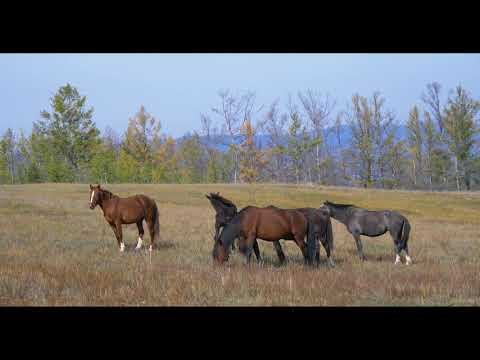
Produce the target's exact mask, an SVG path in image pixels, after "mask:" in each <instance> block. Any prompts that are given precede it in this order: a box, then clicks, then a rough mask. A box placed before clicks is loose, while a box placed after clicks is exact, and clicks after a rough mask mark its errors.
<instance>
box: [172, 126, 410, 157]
mask: <svg viewBox="0 0 480 360" xmlns="http://www.w3.org/2000/svg"><path fill="white" fill-rule="evenodd" d="M327 134H328V136H327V138H326V142H327V145H328V146H336V145H337V143H338V140H337V133H336V129H335V128H333V127H331V128H328V129H327ZM407 134H408V129H407V127H406V126H405V125H399V126H398V127H397V129H396V138H397V139H401V140H405V139H406V137H407ZM310 135H311V136H313V132H311V133H310ZM186 138H188V135H184V136H182V137H180V138H177V139H176V142H177V143H178V144H181V143H182V142H183V141H184V140H185V139H186ZM200 138H201V140H202V142H203V143H204V144H205V143H206V139H205V136H201V137H200ZM351 138H352V132H351V130H350V127H349V126H347V125H342V126H341V127H340V143H341V144H342V146H345V145H347V144H349V143H350V142H351ZM232 140H233V139H232V137H231V136H230V135H218V136H216V137H215V138H214V139H212V140H211V141H210V144H208V145H210V146H213V147H216V148H217V149H218V150H219V151H226V150H228V147H229V145H230V144H232V143H234V141H232ZM283 140H284V141H283V143H284V144H285V145H286V144H287V143H288V140H287V137H286V136H285V137H284V139H283ZM254 141H255V144H256V145H257V146H259V147H260V148H265V147H268V146H269V141H270V136H269V135H267V134H258V135H256V136H255V137H254ZM237 143H238V141H237Z"/></svg>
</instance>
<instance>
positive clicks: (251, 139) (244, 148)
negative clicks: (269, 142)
mask: <svg viewBox="0 0 480 360" xmlns="http://www.w3.org/2000/svg"><path fill="white" fill-rule="evenodd" d="M256 133H257V129H256V128H255V127H254V126H253V125H252V123H251V121H250V120H247V121H245V122H244V124H243V126H242V128H241V134H242V135H243V141H242V143H241V144H240V179H241V180H242V181H244V182H247V183H249V184H251V183H255V182H256V181H257V180H258V177H259V172H260V170H261V168H262V167H263V166H264V165H265V159H264V154H263V152H262V151H261V150H260V149H258V148H257V146H256V145H255V134H256Z"/></svg>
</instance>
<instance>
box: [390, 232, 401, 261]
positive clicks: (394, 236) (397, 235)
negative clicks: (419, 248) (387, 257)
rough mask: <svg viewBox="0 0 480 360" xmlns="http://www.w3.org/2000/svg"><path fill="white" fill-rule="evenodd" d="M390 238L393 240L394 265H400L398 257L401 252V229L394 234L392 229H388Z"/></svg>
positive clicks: (399, 257)
mask: <svg viewBox="0 0 480 360" xmlns="http://www.w3.org/2000/svg"><path fill="white" fill-rule="evenodd" d="M390 236H391V237H392V239H393V244H394V247H395V263H394V264H395V265H397V264H401V263H402V258H401V256H400V254H401V252H402V241H401V236H402V228H400V230H399V231H396V232H394V231H393V230H392V229H390Z"/></svg>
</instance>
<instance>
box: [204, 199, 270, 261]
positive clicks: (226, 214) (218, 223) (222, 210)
mask: <svg viewBox="0 0 480 360" xmlns="http://www.w3.org/2000/svg"><path fill="white" fill-rule="evenodd" d="M205 196H206V197H207V199H208V200H210V203H211V204H212V206H213V208H214V209H215V212H216V215H215V236H214V241H217V240H218V236H219V235H220V228H223V227H225V225H227V224H228V223H229V222H230V221H231V220H232V219H233V218H234V217H235V215H237V206H236V205H235V204H234V203H233V202H231V201H230V200H228V199H226V198H224V197H223V196H220V193H218V192H217V193H210V195H205ZM232 250H235V242H234V241H232ZM253 251H254V252H255V256H256V257H257V260H258V261H261V260H262V258H261V256H260V249H259V248H258V243H257V241H256V240H255V242H254V244H253Z"/></svg>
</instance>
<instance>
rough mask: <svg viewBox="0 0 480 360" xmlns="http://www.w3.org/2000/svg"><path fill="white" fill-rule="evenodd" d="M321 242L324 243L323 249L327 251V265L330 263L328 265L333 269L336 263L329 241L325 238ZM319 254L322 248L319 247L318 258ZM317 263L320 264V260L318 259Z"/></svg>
mask: <svg viewBox="0 0 480 360" xmlns="http://www.w3.org/2000/svg"><path fill="white" fill-rule="evenodd" d="M320 241H321V243H322V246H323V248H324V249H325V252H326V253H327V263H328V265H329V266H331V267H334V266H335V263H334V262H333V260H332V258H331V257H330V254H331V249H330V246H329V245H328V243H327V240H326V239H325V237H323V238H322V239H321V240H320ZM319 252H320V246H319V247H318V250H317V257H318V254H319ZM317 262H319V260H318V259H317Z"/></svg>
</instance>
